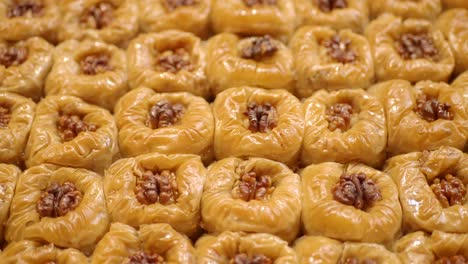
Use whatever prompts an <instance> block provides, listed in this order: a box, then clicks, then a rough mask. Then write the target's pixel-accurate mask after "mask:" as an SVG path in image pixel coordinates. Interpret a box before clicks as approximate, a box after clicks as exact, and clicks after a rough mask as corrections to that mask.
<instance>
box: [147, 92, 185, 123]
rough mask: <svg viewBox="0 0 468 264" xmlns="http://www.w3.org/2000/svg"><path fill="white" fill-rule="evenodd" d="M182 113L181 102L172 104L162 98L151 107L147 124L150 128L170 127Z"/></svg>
mask: <svg viewBox="0 0 468 264" xmlns="http://www.w3.org/2000/svg"><path fill="white" fill-rule="evenodd" d="M183 114H184V106H183V105H182V104H179V103H177V104H172V103H170V102H169V101H167V100H165V99H164V100H161V101H159V102H157V103H156V104H155V105H153V106H152V107H151V109H150V111H149V120H148V121H149V122H148V124H147V125H148V126H150V127H151V128H152V129H158V128H163V127H170V126H172V125H174V124H176V123H177V122H178V121H179V120H180V119H181V118H182V115H183Z"/></svg>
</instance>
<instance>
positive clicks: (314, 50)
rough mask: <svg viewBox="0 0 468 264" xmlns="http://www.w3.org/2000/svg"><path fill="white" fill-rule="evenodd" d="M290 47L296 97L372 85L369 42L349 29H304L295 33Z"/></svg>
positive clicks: (372, 73)
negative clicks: (320, 91) (321, 91)
mask: <svg viewBox="0 0 468 264" xmlns="http://www.w3.org/2000/svg"><path fill="white" fill-rule="evenodd" d="M290 47H291V51H292V54H293V58H294V64H295V69H296V80H297V81H296V94H297V95H298V96H299V97H308V96H311V95H312V94H313V93H314V92H315V91H317V90H320V89H326V90H339V89H344V88H363V89H365V88H367V87H369V86H370V85H371V84H372V82H373V81H374V62H373V60H372V53H371V51H370V45H369V42H368V41H367V40H366V38H364V37H363V36H361V35H358V34H356V33H353V32H352V31H350V30H348V29H346V30H339V31H335V30H333V29H331V28H329V27H313V26H305V27H302V28H301V29H299V30H298V31H296V34H295V35H294V37H293V38H292V40H291V42H290Z"/></svg>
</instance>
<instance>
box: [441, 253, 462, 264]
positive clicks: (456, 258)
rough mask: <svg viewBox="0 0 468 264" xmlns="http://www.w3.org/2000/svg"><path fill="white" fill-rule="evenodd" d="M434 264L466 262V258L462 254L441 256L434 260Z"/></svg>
mask: <svg viewBox="0 0 468 264" xmlns="http://www.w3.org/2000/svg"><path fill="white" fill-rule="evenodd" d="M434 263H435V264H468V259H467V258H465V257H464V256H462V255H455V256H451V257H442V258H439V259H438V260H436V262H434Z"/></svg>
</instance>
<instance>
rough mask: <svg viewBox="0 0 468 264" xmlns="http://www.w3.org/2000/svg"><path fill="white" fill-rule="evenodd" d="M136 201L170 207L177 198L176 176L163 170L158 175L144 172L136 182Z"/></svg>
mask: <svg viewBox="0 0 468 264" xmlns="http://www.w3.org/2000/svg"><path fill="white" fill-rule="evenodd" d="M135 194H136V198H137V200H138V201H139V202H140V203H142V204H154V203H156V202H159V203H160V204H162V205H170V204H173V203H175V202H176V200H177V197H178V196H179V191H178V190H177V181H176V175H175V173H174V172H171V171H168V170H163V171H161V172H160V173H153V172H152V171H149V170H148V171H145V172H144V173H143V175H142V177H139V178H138V180H137V185H136V189H135Z"/></svg>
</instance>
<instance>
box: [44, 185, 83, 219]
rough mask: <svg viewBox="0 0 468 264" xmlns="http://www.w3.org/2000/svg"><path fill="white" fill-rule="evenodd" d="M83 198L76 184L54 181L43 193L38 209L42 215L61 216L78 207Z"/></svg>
mask: <svg viewBox="0 0 468 264" xmlns="http://www.w3.org/2000/svg"><path fill="white" fill-rule="evenodd" d="M82 199H83V194H82V193H81V192H80V191H79V190H78V189H77V188H76V186H75V184H73V183H71V182H65V183H63V184H59V183H56V182H54V183H52V184H51V185H49V187H47V189H46V190H45V191H44V192H43V193H42V194H41V197H40V198H39V200H38V201H37V204H36V210H37V212H38V213H39V215H40V216H41V217H60V216H64V215H66V214H67V213H68V212H70V211H73V210H74V209H75V208H77V207H78V205H79V204H80V202H81V200H82Z"/></svg>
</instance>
